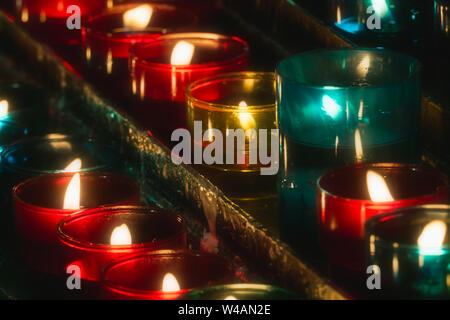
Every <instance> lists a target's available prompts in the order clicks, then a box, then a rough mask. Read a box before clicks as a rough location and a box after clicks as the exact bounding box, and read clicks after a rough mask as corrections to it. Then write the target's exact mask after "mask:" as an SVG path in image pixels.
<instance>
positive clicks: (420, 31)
mask: <svg viewBox="0 0 450 320" xmlns="http://www.w3.org/2000/svg"><path fill="white" fill-rule="evenodd" d="M328 3H329V10H330V11H329V14H330V22H331V23H332V24H333V26H334V27H335V28H337V29H338V30H340V31H342V32H343V33H345V34H346V35H347V36H349V37H351V38H354V39H357V40H363V41H366V40H375V41H377V42H378V43H383V41H389V40H392V39H399V38H400V37H403V38H404V37H408V38H411V39H410V40H413V41H414V40H418V39H420V38H422V37H423V36H424V34H425V29H426V26H427V15H426V14H427V1H421V0H328ZM380 41H381V42H380Z"/></svg>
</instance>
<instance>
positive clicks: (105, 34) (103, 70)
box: [82, 3, 197, 100]
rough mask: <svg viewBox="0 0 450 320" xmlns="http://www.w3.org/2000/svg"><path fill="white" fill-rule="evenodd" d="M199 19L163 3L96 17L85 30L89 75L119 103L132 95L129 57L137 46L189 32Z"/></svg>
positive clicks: (125, 7)
mask: <svg viewBox="0 0 450 320" xmlns="http://www.w3.org/2000/svg"><path fill="white" fill-rule="evenodd" d="M196 21H197V17H196V16H195V15H194V14H193V13H191V12H190V11H189V10H186V9H184V8H180V7H176V6H173V5H168V4H162V3H127V4H122V5H117V6H114V7H112V8H110V9H108V10H105V11H103V12H102V13H100V14H98V15H95V16H92V17H91V18H89V19H88V20H87V22H86V24H85V25H84V26H83V29H82V39H83V49H84V51H85V53H84V55H85V59H86V60H85V62H86V63H85V68H86V70H85V72H84V74H85V76H86V78H87V79H88V80H90V81H92V82H93V83H94V84H95V85H96V86H97V87H98V88H99V89H100V90H102V91H105V92H107V93H108V95H111V94H113V95H117V94H120V96H118V97H114V98H116V100H119V99H122V97H127V96H130V95H131V82H130V80H129V71H128V54H129V49H130V47H131V46H132V45H133V44H136V43H139V42H146V41H148V40H149V39H153V38H155V37H157V36H159V35H160V34H163V33H167V32H172V31H174V30H180V29H186V28H189V27H191V26H193V25H194V24H195V22H196Z"/></svg>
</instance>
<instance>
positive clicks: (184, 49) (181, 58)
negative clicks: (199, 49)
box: [170, 41, 195, 66]
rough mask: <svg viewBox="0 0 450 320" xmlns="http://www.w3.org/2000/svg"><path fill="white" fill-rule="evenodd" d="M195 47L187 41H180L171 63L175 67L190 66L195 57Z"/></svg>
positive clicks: (174, 49)
mask: <svg viewBox="0 0 450 320" xmlns="http://www.w3.org/2000/svg"><path fill="white" fill-rule="evenodd" d="M194 51H195V46H194V45H193V44H192V43H189V42H187V41H178V42H177V44H176V45H175V47H174V48H173V50H172V56H171V58H170V63H171V64H172V65H173V66H183V65H188V64H190V63H191V61H192V57H193V56H194Z"/></svg>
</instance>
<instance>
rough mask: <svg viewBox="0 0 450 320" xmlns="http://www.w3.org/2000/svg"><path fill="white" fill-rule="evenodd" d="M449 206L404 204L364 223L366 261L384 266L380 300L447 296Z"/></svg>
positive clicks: (449, 278) (449, 275)
mask: <svg viewBox="0 0 450 320" xmlns="http://www.w3.org/2000/svg"><path fill="white" fill-rule="evenodd" d="M449 222H450V207H449V206H448V205H423V206H416V207H409V208H400V209H396V210H394V211H391V212H388V213H385V214H382V215H377V216H374V217H373V218H371V219H369V220H368V221H367V225H366V230H367V234H366V246H367V247H366V250H367V263H368V264H374V265H377V266H379V268H380V269H381V288H382V290H378V291H381V292H380V293H379V294H381V297H382V298H394V299H396V298H397V299H399V298H401V299H424V298H428V299H448V298H449V297H450V268H449V267H448V265H449V263H450V242H449V240H450V237H449V236H448V228H449Z"/></svg>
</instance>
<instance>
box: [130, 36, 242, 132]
mask: <svg viewBox="0 0 450 320" xmlns="http://www.w3.org/2000/svg"><path fill="white" fill-rule="evenodd" d="M247 59H248V45H247V43H246V42H245V41H243V40H241V39H239V38H236V37H227V36H223V35H219V34H211V33H174V34H167V35H163V36H161V37H159V38H156V39H153V40H152V41H149V42H147V43H145V44H138V45H136V46H133V47H132V48H131V49H130V66H131V68H130V70H131V78H132V81H133V83H135V85H134V88H135V89H136V90H135V91H134V93H135V95H136V97H137V98H138V99H139V100H140V101H141V102H140V103H139V104H138V105H137V107H136V110H135V111H134V112H135V113H136V114H137V115H138V116H137V117H138V118H140V119H142V122H143V124H144V125H146V126H148V127H150V128H152V129H153V130H158V129H161V131H162V132H166V134H167V132H168V131H171V129H175V128H177V127H185V126H186V109H185V99H186V95H185V90H186V86H187V85H188V84H190V83H191V82H193V81H195V80H198V79H201V78H204V77H207V76H211V75H214V74H219V73H223V72H229V71H239V70H242V69H243V68H245V66H246V64H247ZM149 101H151V103H149ZM149 106H153V107H152V108H150V107H149ZM162 118H164V119H165V121H164V123H161V121H160V120H159V119H162ZM161 126H162V127H161ZM160 127H161V128H160ZM155 128H156V129H155ZM164 138H166V137H164Z"/></svg>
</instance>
